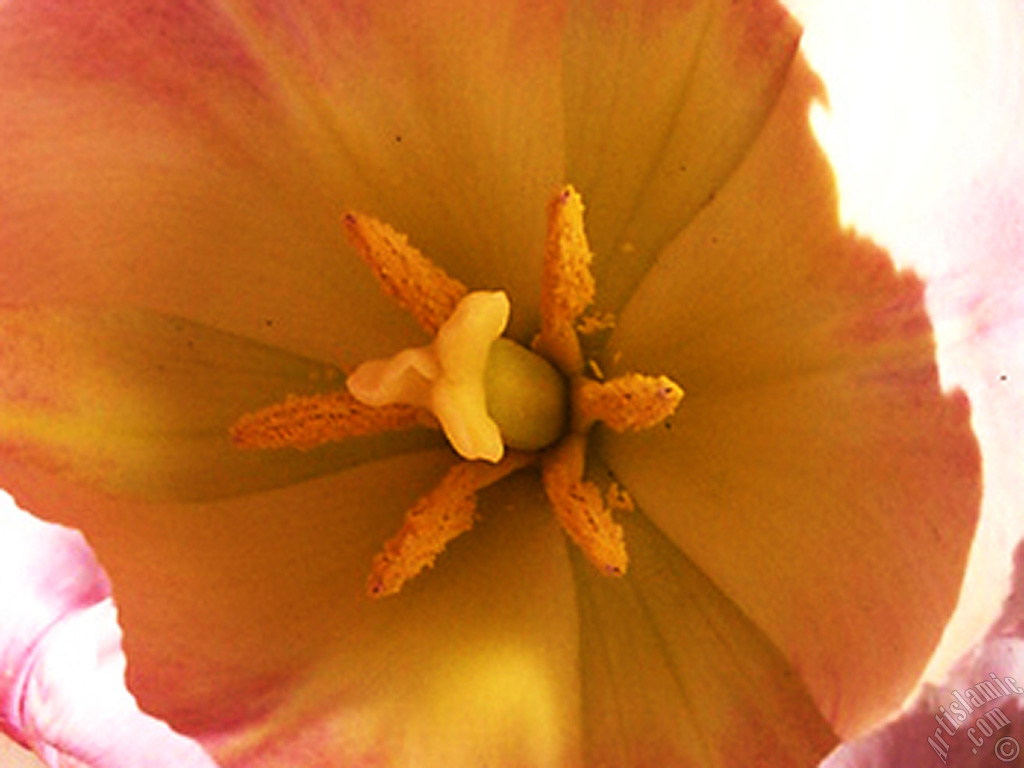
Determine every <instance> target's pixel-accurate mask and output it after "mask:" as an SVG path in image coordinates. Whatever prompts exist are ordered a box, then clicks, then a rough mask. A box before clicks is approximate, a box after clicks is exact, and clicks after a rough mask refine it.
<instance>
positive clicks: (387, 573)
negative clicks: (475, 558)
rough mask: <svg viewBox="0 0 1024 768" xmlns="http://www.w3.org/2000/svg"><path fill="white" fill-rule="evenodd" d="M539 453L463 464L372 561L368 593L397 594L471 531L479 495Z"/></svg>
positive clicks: (410, 515) (514, 453) (450, 472)
mask: <svg viewBox="0 0 1024 768" xmlns="http://www.w3.org/2000/svg"><path fill="white" fill-rule="evenodd" d="M534 460H535V454H531V453H523V452H520V451H510V452H508V453H506V455H505V458H504V459H502V460H501V461H500V462H499V463H497V464H489V463H486V462H478V461H474V462H465V461H463V462H459V463H458V464H456V465H455V466H453V467H452V468H451V469H450V470H448V474H446V475H445V476H444V478H443V479H442V480H441V482H440V483H438V484H437V485H436V486H435V487H434V488H433V489H432V490H431V491H430V492H429V493H427V494H426V495H425V496H423V497H421V498H420V499H419V500H418V501H417V502H416V503H415V504H414V505H413V507H412V509H410V510H409V511H408V512H407V513H406V514H405V522H403V523H402V527H401V529H400V530H399V531H398V533H397V534H395V535H394V536H393V537H392V538H391V539H389V540H388V541H387V542H386V543H385V544H384V549H383V550H382V551H381V552H380V554H378V555H377V556H376V557H375V558H374V559H373V566H372V568H371V571H370V578H369V579H368V581H367V585H366V587H367V592H368V593H369V594H370V596H371V597H385V596H387V595H393V594H395V593H397V592H398V591H399V590H400V589H401V588H402V586H403V585H404V584H405V582H407V581H408V580H409V579H411V578H413V577H414V576H416V575H417V574H419V573H420V572H421V571H422V570H424V569H425V568H430V567H432V566H433V565H434V561H435V560H436V559H437V557H438V555H440V554H441V553H442V552H444V550H445V548H446V547H447V546H448V543H449V542H450V541H452V540H453V539H455V538H456V537H457V536H459V535H460V534H462V533H465V532H466V531H468V530H469V529H471V528H472V527H473V521H474V520H475V518H476V494H477V493H478V492H479V491H481V490H483V489H484V488H486V487H488V486H490V485H494V484H495V483H497V482H498V481H499V480H502V479H504V478H506V477H508V476H509V475H510V474H512V473H513V472H515V471H517V470H519V469H522V468H523V467H526V466H528V465H529V464H532V463H533V461H534Z"/></svg>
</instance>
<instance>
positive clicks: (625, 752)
mask: <svg viewBox="0 0 1024 768" xmlns="http://www.w3.org/2000/svg"><path fill="white" fill-rule="evenodd" d="M623 526H624V527H625V530H626V540H627V542H628V543H629V550H630V563H631V564H630V569H629V572H628V573H626V575H625V576H623V577H622V578H621V579H608V578H604V577H603V576H601V575H599V574H598V573H597V571H595V570H594V568H593V567H591V566H590V565H589V564H588V563H586V562H584V561H583V558H581V557H579V556H578V555H576V556H574V557H573V558H572V559H573V565H574V574H575V576H576V584H577V602H578V605H579V612H580V637H581V640H580V661H581V670H580V672H581V675H582V681H583V692H584V698H583V725H584V734H585V743H586V754H585V761H584V764H585V765H594V766H607V767H608V768H632V767H634V766H708V767H709V768H711V767H712V766H716V767H717V766H780V767H781V766H786V767H787V768H788V767H792V768H799V767H803V766H813V765H817V763H818V761H819V760H821V758H822V757H824V755H825V754H826V753H827V752H828V751H829V750H830V749H831V748H832V747H833V746H835V744H836V743H837V741H838V739H837V738H836V736H835V734H834V733H833V732H832V730H831V728H830V727H829V724H828V723H827V722H826V720H825V718H824V717H823V716H822V713H821V712H820V711H819V710H818V708H817V706H816V702H815V701H814V699H813V698H812V697H811V696H810V695H809V694H808V692H807V690H806V688H805V687H804V686H803V683H802V681H801V680H800V678H799V676H798V675H796V674H795V673H794V671H793V669H792V667H791V666H790V663H789V662H788V660H787V659H786V658H785V657H784V656H783V655H782V654H781V653H779V651H778V649H777V648H776V647H775V646H774V645H773V644H772V642H771V640H770V638H768V637H767V636H765V635H764V634H763V633H762V632H761V630H760V629H759V628H758V627H757V625H756V624H754V623H753V622H752V621H751V620H750V618H749V617H748V616H746V615H745V614H744V613H743V611H742V610H740V609H739V608H738V607H737V606H736V604H735V603H733V601H732V600H731V599H730V598H729V597H728V596H727V595H725V594H723V593H722V592H721V591H720V590H719V589H718V588H717V587H716V586H715V584H714V583H713V582H712V581H711V580H709V579H708V578H707V576H705V575H704V574H703V573H701V571H700V569H699V568H697V567H696V566H695V565H694V564H693V563H692V562H691V561H690V560H689V559H687V557H686V556H685V555H683V554H682V553H680V552H679V550H678V549H677V548H676V546H675V545H674V544H673V543H672V542H671V541H670V540H669V539H667V538H666V537H665V535H664V534H663V533H662V532H660V531H659V530H658V529H657V528H656V527H655V526H654V525H653V524H652V523H651V522H650V521H649V520H648V519H647V517H646V515H645V514H644V513H643V512H642V510H641V511H638V512H637V513H635V514H631V515H626V516H624V517H623Z"/></svg>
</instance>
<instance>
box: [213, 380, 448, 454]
mask: <svg viewBox="0 0 1024 768" xmlns="http://www.w3.org/2000/svg"><path fill="white" fill-rule="evenodd" d="M413 427H432V428H435V429H436V428H437V427H438V424H437V421H436V420H435V419H434V417H433V416H431V415H430V413H428V412H427V411H424V410H422V409H420V408H415V407H413V406H411V405H386V406H383V407H380V408H377V407H373V406H369V405H364V404H363V403H361V402H359V401H358V400H356V399H355V398H354V397H353V396H352V395H350V394H349V393H348V392H331V393H329V394H322V395H303V396H299V395H289V396H288V398H287V399H286V400H285V401H284V402H283V403H275V404H274V405H271V406H268V407H266V408H262V409H260V410H258V411H256V412H255V413H247V414H245V415H244V416H242V417H241V418H239V419H238V421H236V422H235V423H234V425H232V427H231V430H230V431H231V438H232V440H234V442H235V445H236V446H238V447H239V448H249V449H255V448H287V447H290V448H298V449H300V450H309V449H310V448H316V447H317V446H318V445H323V444H324V443H329V442H335V441H339V440H344V439H345V438H348V437H360V436H364V435H375V434H378V433H380V432H391V431H395V430H402V429H411V428H413Z"/></svg>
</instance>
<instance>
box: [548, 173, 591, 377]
mask: <svg viewBox="0 0 1024 768" xmlns="http://www.w3.org/2000/svg"><path fill="white" fill-rule="evenodd" d="M592 260H593V254H592V253H591V252H590V246H589V245H588V244H587V235H586V232H585V230H584V228H583V200H582V199H581V198H580V196H579V194H578V193H577V192H576V190H575V189H573V188H572V187H571V186H567V187H565V189H563V190H562V191H561V192H560V193H559V194H558V195H556V196H555V199H554V200H552V201H551V204H550V205H549V206H548V236H547V241H546V242H545V244H544V267H543V274H542V276H541V288H540V306H541V326H540V336H539V337H538V339H537V343H536V349H537V351H538V352H540V353H541V354H544V355H546V356H547V357H548V358H549V359H550V360H551V361H552V362H554V363H555V364H556V365H558V367H559V368H561V369H562V372H563V373H565V374H566V375H568V376H572V375H574V374H578V373H580V372H581V371H582V370H583V355H582V353H581V352H580V342H579V338H578V337H577V335H576V321H577V320H578V319H579V317H580V316H581V315H582V314H583V311H584V310H585V309H586V308H587V307H588V306H589V305H590V302H591V301H593V300H594V276H593V275H592V274H591V273H590V262H591V261H592Z"/></svg>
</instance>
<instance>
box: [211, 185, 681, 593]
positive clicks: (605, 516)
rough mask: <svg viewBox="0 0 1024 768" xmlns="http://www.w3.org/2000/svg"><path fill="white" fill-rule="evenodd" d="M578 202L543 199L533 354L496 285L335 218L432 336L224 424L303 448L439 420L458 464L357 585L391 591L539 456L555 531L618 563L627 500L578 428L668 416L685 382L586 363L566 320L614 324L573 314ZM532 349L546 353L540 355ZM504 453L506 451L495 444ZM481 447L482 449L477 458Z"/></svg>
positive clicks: (259, 442)
mask: <svg viewBox="0 0 1024 768" xmlns="http://www.w3.org/2000/svg"><path fill="white" fill-rule="evenodd" d="M583 212H584V208H583V201H582V199H581V198H580V196H579V194H577V192H576V191H575V190H574V189H573V188H572V187H568V186H567V187H565V188H564V189H563V190H561V191H560V192H559V193H558V194H557V195H556V196H555V198H554V199H553V200H552V201H551V204H550V205H549V207H548V235H547V239H546V241H545V244H544V251H543V262H542V278H541V312H540V332H539V333H538V335H537V338H536V339H535V340H534V344H533V348H534V350H535V352H537V353H539V355H538V354H534V353H533V352H530V351H529V350H527V349H525V348H523V347H521V346H519V345H518V344H516V343H514V342H513V341H511V340H509V339H505V338H504V337H502V336H501V334H502V333H503V331H504V329H505V327H506V325H507V322H508V316H509V309H510V308H509V304H508V299H507V297H506V296H505V294H504V293H502V292H500V291H492V292H484V291H478V292H474V293H470V292H469V291H468V290H467V288H466V287H465V286H464V285H463V284H462V283H460V282H459V281H458V280H456V279H454V278H452V277H450V276H449V275H447V274H446V273H445V272H444V270H442V269H441V268H440V267H439V266H437V265H436V264H434V263H433V262H432V261H430V260H429V259H428V258H427V257H426V256H424V255H423V254H422V253H420V252H419V251H418V250H416V248H414V247H413V246H412V245H410V244H409V242H408V239H407V238H406V237H405V236H404V235H401V234H399V233H398V232H396V231H395V230H394V229H392V228H391V227H390V226H388V225H387V224H384V223H383V222H380V221H378V220H376V219H373V218H371V217H369V216H365V215H362V214H358V213H348V214H346V215H345V217H344V226H345V230H346V232H347V233H348V236H349V239H350V240H351V242H352V244H353V245H354V246H355V248H356V250H357V251H358V252H359V254H360V256H361V257H362V258H363V260H364V261H365V262H366V263H367V264H368V265H369V266H370V268H371V269H372V270H373V273H374V275H375V276H376V277H377V279H378V282H379V283H380V285H381V287H382V289H383V290H384V292H385V293H386V294H387V295H388V296H390V297H392V298H393V299H394V300H395V301H396V303H397V304H398V305H399V306H400V307H401V308H402V309H404V310H406V311H408V312H409V313H410V314H411V315H412V316H413V317H414V318H415V319H416V321H417V322H418V323H419V324H420V325H421V326H422V327H423V328H424V329H426V330H427V331H428V332H430V333H432V334H434V335H435V338H434V341H433V342H431V343H430V344H428V345H426V346H422V347H414V348H410V349H406V350H401V351H398V352H397V353H395V354H394V356H393V357H391V358H382V359H380V360H372V361H369V362H367V363H364V364H363V365H361V366H359V367H358V368H357V369H356V370H355V371H354V372H353V374H352V375H351V376H350V377H349V379H348V381H347V382H346V387H347V391H344V392H334V393H329V394H323V395H311V396H303V397H296V396H292V397H289V398H288V399H287V400H285V401H284V402H283V403H279V404H276V405H271V406H269V407H267V408H264V409H262V410H260V411H257V412H256V413H253V414H247V415H245V416H242V417H241V418H240V419H239V420H238V421H237V422H236V424H235V425H234V426H233V427H232V428H231V435H232V438H233V439H234V441H235V443H236V444H237V445H238V446H239V447H243V448H281V447H294V448H299V449H309V448H313V447H315V446H317V445H320V444H322V443H325V442H328V441H331V440H342V439H347V438H349V437H355V436H359V435H369V434H375V433H377V432H382V431H386V430H394V429H410V428H414V427H422V426H434V427H436V426H440V427H441V428H442V429H443V430H444V432H445V435H446V436H447V437H448V440H449V442H450V444H451V445H452V447H453V448H454V449H455V450H456V452H457V453H459V455H460V456H462V457H464V458H466V459H469V460H470V461H467V462H462V463H459V464H456V465H455V466H454V467H453V468H452V469H451V470H450V471H449V472H448V474H447V475H445V477H444V478H443V479H442V480H441V481H440V483H439V484H438V485H437V486H435V487H434V488H433V489H432V490H430V491H429V492H427V493H426V494H424V495H423V496H422V497H421V498H420V499H419V500H418V501H417V502H416V503H415V504H414V505H413V507H412V509H410V510H409V511H408V513H407V514H406V516H405V522H404V523H403V525H402V527H401V529H400V530H399V531H398V533H397V534H396V535H395V536H394V537H392V538H391V539H390V540H389V541H388V542H386V543H385V545H384V547H383V549H382V551H381V552H380V554H378V555H377V557H376V558H374V561H373V564H372V567H371V573H370V577H369V580H368V583H367V591H368V593H369V594H370V595H371V596H373V597H383V596H385V595H393V594H395V593H397V592H398V591H399V590H401V588H402V586H403V585H404V584H405V583H406V582H407V581H408V580H409V579H411V578H413V577H415V576H416V575H417V574H419V573H420V572H422V571H423V570H424V569H426V568H429V567H432V566H433V564H434V562H435V560H436V559H437V557H438V556H439V555H440V554H441V553H442V552H443V551H444V549H445V548H446V547H447V545H448V543H449V542H450V541H451V540H452V539H454V538H455V537H457V536H458V535H460V534H461V533H464V532H465V531H468V530H469V529H470V528H471V527H472V525H473V521H474V518H475V515H476V495H477V493H478V492H479V491H480V490H482V489H483V488H486V487H487V486H490V485H493V484H494V483H497V482H499V481H500V480H502V479H504V478H505V477H506V476H508V475H509V474H511V473H512V472H515V471H518V470H520V469H522V468H524V467H527V466H530V465H531V464H534V463H539V464H540V468H541V479H542V482H543V486H544V490H545V493H546V495H547V497H548V500H549V502H550V504H551V507H552V509H553V511H554V513H555V517H556V519H557V520H558V522H559V524H560V525H561V527H562V529H563V530H564V531H565V533H566V534H567V535H568V537H569V538H570V539H571V540H572V541H573V543H574V544H575V545H576V546H578V547H579V548H580V550H581V551H582V552H583V554H584V555H585V556H586V558H587V559H588V560H589V561H590V562H591V563H593V564H594V565H595V566H596V567H597V568H598V569H599V570H600V571H601V572H602V573H605V574H608V575H611V576H618V575H622V574H624V573H625V572H626V569H627V567H628V560H629V558H628V555H627V551H626V542H625V539H624V536H623V531H622V528H621V526H619V525H618V523H616V522H615V520H614V513H615V512H627V511H630V510H632V509H633V501H632V499H631V498H630V497H629V494H628V493H626V491H625V490H624V489H622V488H620V487H619V486H618V485H616V484H614V483H612V484H611V486H610V487H609V488H608V489H607V492H606V494H605V495H602V492H601V489H600V488H599V487H598V486H597V485H596V484H595V483H594V482H592V481H590V480H587V479H586V463H585V458H586V449H587V435H588V433H589V431H590V429H591V428H592V426H593V425H594V424H595V423H596V422H601V423H604V424H605V425H607V426H608V427H610V428H611V429H614V430H617V431H625V430H640V429H646V428H649V427H651V426H654V425H656V424H658V423H660V422H661V421H663V420H664V419H666V418H667V417H668V416H670V415H671V414H672V413H673V412H674V411H675V409H676V407H677V406H678V405H679V402H680V399H681V398H682V395H683V392H682V390H681V389H680V388H679V387H678V385H676V384H675V382H673V381H672V380H671V379H669V378H668V377H666V376H645V375H641V374H637V373H630V374H626V375H624V376H619V377H616V378H614V379H611V380H610V381H598V380H594V379H592V378H589V377H587V376H586V375H585V371H586V370H587V369H588V367H589V369H591V370H593V371H595V372H598V375H600V373H599V372H600V369H599V367H598V366H597V364H596V362H595V361H592V360H591V361H585V360H584V357H583V352H582V347H581V345H580V340H579V336H578V334H579V333H589V332H594V331H597V330H601V329H604V328H608V327H611V325H612V324H613V323H614V320H613V319H612V318H611V317H610V316H608V315H605V316H601V317H585V316H584V313H585V312H586V311H587V309H588V308H589V306H590V304H591V302H592V301H593V298H594V294H595V285H594V278H593V275H592V274H591V271H590V264H591V262H592V260H593V254H592V253H591V251H590V247H589V245H588V243H587V237H586V232H585V228H584V222H583ZM541 356H543V357H541ZM509 448H510V449H513V450H507V449H509ZM476 459H483V460H484V461H476Z"/></svg>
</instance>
